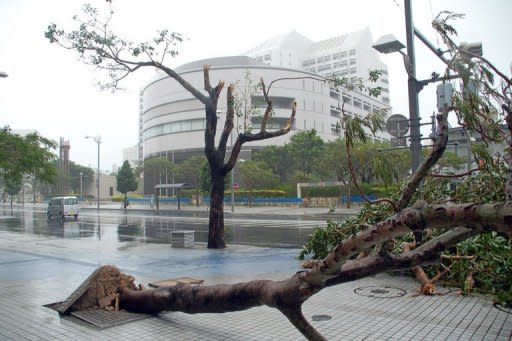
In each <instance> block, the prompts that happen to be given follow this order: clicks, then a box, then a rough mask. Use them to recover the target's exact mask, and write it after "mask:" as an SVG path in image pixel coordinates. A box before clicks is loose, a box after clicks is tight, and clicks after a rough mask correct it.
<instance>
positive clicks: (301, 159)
mask: <svg viewBox="0 0 512 341" xmlns="http://www.w3.org/2000/svg"><path fill="white" fill-rule="evenodd" d="M287 148H288V150H289V152H290V155H291V157H292V158H293V160H294V161H295V164H294V166H295V169H297V170H299V171H300V172H301V173H302V175H304V176H305V175H308V174H311V173H312V172H313V170H314V167H315V164H317V163H318V160H320V158H321V157H322V154H323V151H324V148H325V144H324V141H323V140H322V138H321V137H320V136H318V135H317V133H316V130H315V129H312V130H309V131H301V132H298V133H296V134H295V135H293V136H292V137H291V139H290V142H289V143H288V145H287Z"/></svg>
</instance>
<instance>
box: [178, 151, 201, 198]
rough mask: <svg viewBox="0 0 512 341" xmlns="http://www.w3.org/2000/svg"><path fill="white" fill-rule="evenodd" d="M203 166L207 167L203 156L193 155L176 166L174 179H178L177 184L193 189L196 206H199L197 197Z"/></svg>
mask: <svg viewBox="0 0 512 341" xmlns="http://www.w3.org/2000/svg"><path fill="white" fill-rule="evenodd" d="M205 165H208V161H207V160H206V158H205V157H204V154H197V155H194V156H192V157H190V158H188V159H186V160H185V161H183V162H181V163H179V164H177V165H176V179H179V180H178V181H179V182H184V183H188V184H190V185H192V186H193V187H194V188H195V190H196V204H197V205H199V195H200V192H201V189H202V188H201V187H202V186H201V174H203V173H204V171H203V170H202V169H203V167H204V166H205Z"/></svg>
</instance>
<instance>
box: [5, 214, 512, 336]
mask: <svg viewBox="0 0 512 341" xmlns="http://www.w3.org/2000/svg"><path fill="white" fill-rule="evenodd" d="M9 219H12V218H9V217H7V218H5V219H0V224H7V222H6V220H9ZM65 227H66V226H65V225H64V228H65ZM104 228H107V229H108V228H111V227H109V226H108V225H107V226H106V227H104ZM111 235H114V234H109V233H108V231H106V232H105V233H104V234H103V236H104V237H103V239H101V240H96V239H92V238H83V239H82V238H76V239H61V238H56V237H48V236H38V235H37V231H33V233H14V232H12V231H9V230H8V229H4V230H2V231H0V259H1V261H0V262H1V264H2V266H1V267H0V305H1V306H2V309H1V310H0V339H2V340H70V339H74V340H123V341H125V340H146V339H151V340H164V339H166V340H301V339H303V338H302V336H301V334H299V333H298V332H297V331H296V330H295V328H294V327H293V326H292V325H291V324H290V323H289V322H288V320H287V319H286V318H285V317H284V316H282V315H281V314H280V313H279V312H278V311H277V310H275V309H271V308H268V307H258V308H253V309H250V310H247V311H242V312H236V313H225V314H197V315H187V314H183V313H171V312H169V313H162V314H159V315H158V316H153V317H150V318H146V319H143V320H138V321H135V322H130V323H127V324H123V325H118V326H114V327H111V328H106V329H99V328H97V327H92V326H90V325H88V324H87V323H85V322H83V321H80V320H77V319H76V318H74V317H64V318H63V317H60V316H59V315H58V314H57V312H55V311H53V310H51V309H49V308H46V307H44V306H43V305H45V304H48V303H53V302H58V301H62V300H64V299H66V298H67V296H68V295H69V294H70V293H71V292H73V291H74V290H75V289H76V288H77V287H78V286H79V285H80V284H81V283H82V281H84V279H85V278H87V276H88V275H89V274H91V273H92V272H93V271H94V269H96V268H97V267H98V266H100V265H104V264H114V265H117V266H118V267H119V268H120V269H121V270H122V271H123V272H126V273H130V274H133V275H134V276H135V277H136V278H137V280H138V281H139V282H142V283H144V284H147V283H149V282H154V281H157V280H162V279H167V278H175V277H181V276H193V277H198V278H202V279H204V280H205V283H204V284H203V285H208V284H214V283H220V282H224V283H234V282H238V281H247V280H250V279H263V278H267V279H276V280H278V279H284V278H287V277H289V276H290V275H292V274H293V273H294V272H295V271H297V270H299V262H298V261H297V260H296V259H295V256H296V255H297V252H298V250H291V249H272V248H257V247H247V246H230V247H228V248H227V249H225V250H208V249H206V248H205V246H204V245H201V244H196V247H194V248H192V249H175V248H171V247H170V246H169V245H164V244H146V243H143V242H137V241H126V242H122V241H119V240H117V241H116V242H115V243H112V242H110V241H109V238H110V237H109V236H111ZM112 245H115V247H113V246H112ZM448 290H449V289H443V288H441V289H440V291H448ZM415 294H416V284H415V282H414V281H413V280H412V279H411V278H406V277H401V276H390V275H378V276H373V277H369V278H365V279H362V280H359V281H354V282H350V283H346V284H343V285H339V286H335V287H331V288H327V289H324V290H322V291H321V292H320V293H318V294H317V295H315V296H313V297H312V298H311V299H309V300H308V301H307V302H306V304H305V306H304V314H305V316H306V317H307V318H308V319H309V320H310V321H312V324H313V325H314V326H315V327H316V328H317V329H318V330H319V331H320V332H321V333H322V334H323V335H324V336H325V337H326V338H327V339H329V340H509V339H510V337H511V335H512V334H511V333H512V315H511V313H510V310H500V309H497V308H496V307H494V306H493V304H492V301H491V300H489V299H488V298H485V297H480V296H478V295H470V296H461V295H460V294H458V293H457V292H450V293H448V294H446V295H445V296H416V295H415Z"/></svg>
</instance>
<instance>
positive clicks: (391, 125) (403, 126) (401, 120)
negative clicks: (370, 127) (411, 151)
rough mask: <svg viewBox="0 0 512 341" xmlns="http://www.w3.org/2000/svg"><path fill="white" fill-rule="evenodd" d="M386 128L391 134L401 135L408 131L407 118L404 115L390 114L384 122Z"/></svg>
mask: <svg viewBox="0 0 512 341" xmlns="http://www.w3.org/2000/svg"><path fill="white" fill-rule="evenodd" d="M386 130H387V131H388V133H389V134H390V135H391V136H394V137H402V136H404V135H405V134H407V132H408V131H409V120H408V119H407V117H405V116H404V115H400V114H395V115H391V116H389V118H388V120H387V122H386Z"/></svg>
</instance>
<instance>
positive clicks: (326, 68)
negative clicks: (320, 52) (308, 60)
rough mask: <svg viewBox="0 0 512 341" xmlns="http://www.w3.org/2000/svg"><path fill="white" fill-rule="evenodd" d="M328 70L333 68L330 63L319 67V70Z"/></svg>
mask: <svg viewBox="0 0 512 341" xmlns="http://www.w3.org/2000/svg"><path fill="white" fill-rule="evenodd" d="M326 70H329V71H330V70H331V66H330V65H322V66H319V67H318V72H321V71H326Z"/></svg>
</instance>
